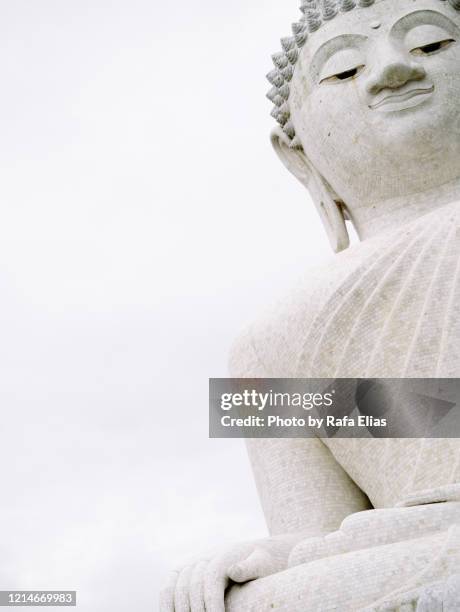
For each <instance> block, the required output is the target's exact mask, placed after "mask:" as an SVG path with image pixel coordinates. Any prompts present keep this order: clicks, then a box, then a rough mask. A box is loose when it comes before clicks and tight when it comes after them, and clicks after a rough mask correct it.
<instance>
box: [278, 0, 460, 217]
mask: <svg viewBox="0 0 460 612" xmlns="http://www.w3.org/2000/svg"><path fill="white" fill-rule="evenodd" d="M289 104H290V108H291V120H292V122H293V124H294V127H295V130H296V133H297V136H298V137H299V139H300V141H301V143H302V146H303V149H304V152H305V154H306V156H307V157H308V158H309V159H310V161H311V163H312V164H313V165H314V166H315V167H316V168H317V170H318V171H319V172H320V174H321V175H322V176H323V177H324V178H325V179H326V180H327V182H328V183H329V184H330V185H331V186H332V188H333V190H334V191H335V192H336V193H337V194H338V195H339V196H340V197H341V199H343V201H344V202H345V203H346V204H347V205H348V204H350V205H352V206H358V205H362V202H366V201H371V202H376V201H383V200H386V199H390V198H393V197H400V196H403V195H410V194H414V193H419V192H421V191H426V190H428V189H430V188H434V187H436V186H440V185H443V184H445V183H448V182H449V181H452V180H454V179H456V178H458V177H460V12H459V11H456V10H455V9H454V8H452V7H451V6H450V5H449V4H448V3H447V2H440V1H439V0H416V1H414V0H377V2H376V3H375V4H374V5H373V6H371V7H368V8H361V9H360V8H356V9H353V10H352V11H350V12H349V13H345V14H341V15H340V16H337V17H335V18H334V19H332V20H331V21H329V22H325V23H324V25H322V26H321V28H320V29H319V30H318V31H317V32H315V33H314V34H312V35H311V36H310V37H309V39H308V41H307V43H306V45H305V46H304V47H303V49H302V51H301V55H300V58H299V61H298V63H297V66H296V71H295V74H294V77H293V80H292V83H291V93H290V98H289Z"/></svg>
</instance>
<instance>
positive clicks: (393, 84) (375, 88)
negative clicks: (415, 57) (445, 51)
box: [367, 60, 426, 95]
mask: <svg viewBox="0 0 460 612" xmlns="http://www.w3.org/2000/svg"><path fill="white" fill-rule="evenodd" d="M425 77H426V72H425V69H424V68H423V67H422V66H420V64H416V63H415V62H406V61H399V60H398V61H394V62H391V63H389V64H386V65H385V66H383V67H382V68H381V69H380V70H378V71H377V73H376V74H374V76H371V77H370V78H369V81H368V83H367V91H368V92H369V93H371V94H374V95H375V94H378V93H379V91H382V89H399V87H403V85H406V83H409V82H410V81H421V80H422V79H424V78H425Z"/></svg>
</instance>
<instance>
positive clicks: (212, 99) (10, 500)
mask: <svg viewBox="0 0 460 612" xmlns="http://www.w3.org/2000/svg"><path fill="white" fill-rule="evenodd" d="M0 7H1V11H0V77H1V83H2V86H1V91H2V94H1V96H0V162H1V174H0V210H1V218H0V303H1V306H0V308H1V317H0V338H1V343H0V402H1V418H2V444H1V451H0V452H1V455H0V459H1V465H2V494H1V503H0V530H1V537H0V541H1V544H0V589H61V588H62V589H76V590H78V592H79V607H78V609H79V610H82V611H84V612H122V611H123V612H126V611H128V610H136V612H153V611H155V610H156V609H157V604H156V601H157V592H158V589H159V586H160V584H161V581H162V576H163V574H164V572H165V571H166V570H167V569H168V568H170V567H171V566H174V564H175V562H176V561H177V560H179V561H180V560H181V559H182V558H184V556H185V555H188V554H192V555H193V553H199V552H200V551H202V550H206V549H208V548H210V547H214V546H215V545H218V544H220V543H225V542H227V543H229V542H232V541H234V540H244V539H252V538H254V537H259V536H263V535H264V534H265V525H264V522H263V517H262V513H261V510H260V507H259V504H258V500H257V496H256V492H255V488H254V486H253V482H252V477H251V473H250V471H249V465H248V460H247V457H246V454H245V449H244V445H243V443H242V442H240V441H219V440H209V439H208V437H207V386H208V378H209V377H212V376H215V377H216V376H226V375H227V370H226V364H227V353H228V349H229V346H230V344H231V342H232V339H233V338H234V337H235V336H236V335H237V334H238V331H239V330H240V329H241V328H242V327H243V326H244V324H245V323H246V322H248V321H250V320H251V319H253V318H255V317H256V316H257V313H258V312H259V311H260V310H261V309H263V307H264V306H265V304H266V303H268V302H272V301H273V300H274V299H276V298H277V297H279V296H282V295H283V293H285V292H286V291H287V289H288V287H289V286H291V285H292V284H293V283H294V282H295V279H296V278H297V277H298V276H299V275H300V274H301V272H302V270H304V269H305V268H306V267H307V266H310V265H313V264H315V262H318V261H320V260H323V259H325V258H326V257H327V256H328V255H329V247H328V244H327V240H326V238H325V235H324V233H323V230H322V228H321V226H320V222H319V220H318V219H317V217H316V213H315V211H314V210H313V205H312V204H311V202H310V201H309V199H308V197H307V195H306V193H305V192H304V191H303V189H302V188H301V186H300V185H297V184H296V182H295V180H294V179H292V178H291V177H289V175H288V174H287V172H286V171H285V170H284V169H283V168H282V166H281V165H280V163H279V161H278V160H277V159H276V157H275V155H274V153H273V152H272V151H271V148H270V144H269V140H268V134H269V131H270V129H271V127H272V119H271V118H270V116H269V111H270V104H269V103H268V101H267V100H265V99H264V96H265V92H266V90H267V87H268V84H267V83H266V81H265V78H264V75H265V73H266V72H267V71H268V70H269V69H270V54H271V53H272V52H275V51H276V50H278V48H279V44H278V39H279V38H280V37H281V36H283V35H286V34H288V33H289V24H290V23H291V22H292V21H293V20H294V19H295V18H296V17H297V15H298V12H297V11H298V9H297V3H296V0H289V2H282V1H281V0H264V2H261V1H252V2H248V0H234V1H233V2H231V3H229V2H226V3H224V2H216V1H215V0H213V1H211V0H201V1H200V0H198V1H195V2H190V1H188V0H187V1H185V0H175V1H174V2H166V1H164V2H161V3H160V2H159V1H158V0H130V1H129V2H126V1H121V0H54V1H51V0H40V1H39V2H37V0H14V2H11V1H7V0H1V1H0Z"/></svg>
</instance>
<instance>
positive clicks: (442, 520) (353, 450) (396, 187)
mask: <svg viewBox="0 0 460 612" xmlns="http://www.w3.org/2000/svg"><path fill="white" fill-rule="evenodd" d="M302 11H303V17H302V18H301V20H300V21H299V22H297V23H295V24H294V26H293V32H294V37H293V38H286V39H283V40H282V45H283V51H282V52H281V53H277V54H275V55H274V56H273V60H274V63H275V66H276V68H275V70H274V71H273V72H271V73H270V74H269V80H270V81H271V82H272V84H273V89H272V90H271V91H270V93H269V97H270V99H271V100H272V101H273V102H274V104H275V108H274V112H273V116H274V117H275V119H277V121H278V123H279V126H278V127H277V128H276V129H275V130H274V132H273V134H272V143H273V145H274V148H275V150H276V152H277V153H278V155H279V157H280V159H281V160H282V161H283V162H284V164H285V165H286V166H287V168H288V169H289V170H290V171H291V172H292V174H293V175H294V176H295V177H296V178H297V179H298V180H300V181H301V182H302V183H303V184H304V185H305V187H306V188H307V189H308V191H309V192H310V194H311V196H312V198H313V200H314V203H315V205H316V207H317V208H318V211H319V213H320V215H321V217H322V219H323V222H324V225H325V227H326V231H327V233H328V236H329V239H330V241H331V244H332V246H333V248H334V250H335V251H336V253H337V254H336V255H334V257H333V259H332V261H331V262H330V263H329V264H328V265H326V266H324V267H323V268H322V269H320V270H315V271H311V272H309V273H308V274H307V275H306V277H305V280H304V283H303V284H302V286H300V287H299V288H298V290H297V291H295V292H294V293H293V294H292V295H290V296H289V297H288V298H287V299H284V300H283V301H282V302H280V304H279V305H278V306H277V307H275V308H274V309H273V310H272V311H271V312H270V313H269V314H268V315H266V316H265V317H264V318H263V319H261V320H259V321H258V322H257V323H256V324H254V325H253V326H252V327H251V328H250V329H248V330H247V331H246V333H245V334H244V335H243V336H242V338H241V339H240V340H239V341H238V342H237V343H236V345H235V348H234V351H233V353H232V357H231V373H232V375H233V376H234V377H250V378H256V377H271V378H281V377H289V378H291V377H292V378H320V377H326V378H338V377H381V378H404V377H414V378H417V377H418V378H430V377H440V378H442V377H460V1H459V0H449V1H445V0H376V1H375V2H373V0H360V2H359V3H358V4H357V3H356V2H355V0H340V2H337V1H336V0H305V2H304V4H303V6H302ZM346 219H348V220H350V221H351V222H352V223H353V225H354V227H355V228H356V231H357V233H358V235H359V237H360V239H361V242H360V243H359V244H357V245H355V246H353V247H351V248H348V235H347V228H346V224H345V220H346ZM248 448H249V454H250V458H251V462H252V465H253V469H254V474H255V479H256V483H257V487H258V491H259V494H260V498H261V502H262V506H263V508H264V512H265V516H266V520H267V525H268V529H269V533H270V537H269V538H267V539H266V540H259V541H255V542H248V543H242V544H236V545H235V546H234V547H231V548H230V549H229V550H228V551H227V552H225V553H223V554H221V555H219V556H217V557H215V558H210V559H202V560H200V561H198V562H197V563H196V564H193V565H190V566H188V567H185V568H182V569H181V570H180V571H178V572H175V573H174V574H173V577H172V580H171V583H170V584H169V585H167V586H166V587H165V589H164V591H163V593H162V595H161V610H162V612H173V611H175V612H188V611H190V610H191V611H192V612H203V611H204V610H206V611H207V612H224V611H225V610H227V611H231V612H244V611H245V610H253V611H257V612H265V611H267V612H268V611H271V610H287V611H289V612H305V611H312V612H316V611H323V612H325V611H329V610H337V611H339V612H356V611H358V610H367V611H371V610H372V611H374V612H377V611H383V610H399V611H401V612H403V611H404V612H407V611H409V610H419V611H423V610H424V611H426V612H435V611H437V610H444V612H447V611H450V612H453V611H454V610H460V441H459V440H458V439H455V438H454V439H372V438H363V439H335V438H334V439H319V438H318V439H292V440H288V439H270V440H264V439H258V440H250V441H249V442H248ZM235 503H236V502H235Z"/></svg>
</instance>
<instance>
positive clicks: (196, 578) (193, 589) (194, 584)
mask: <svg viewBox="0 0 460 612" xmlns="http://www.w3.org/2000/svg"><path fill="white" fill-rule="evenodd" d="M207 566H208V561H200V562H199V563H197V564H196V565H195V567H194V568H193V572H192V576H191V578H190V607H191V609H192V612H205V607H204V575H205V571H206V568H207Z"/></svg>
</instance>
